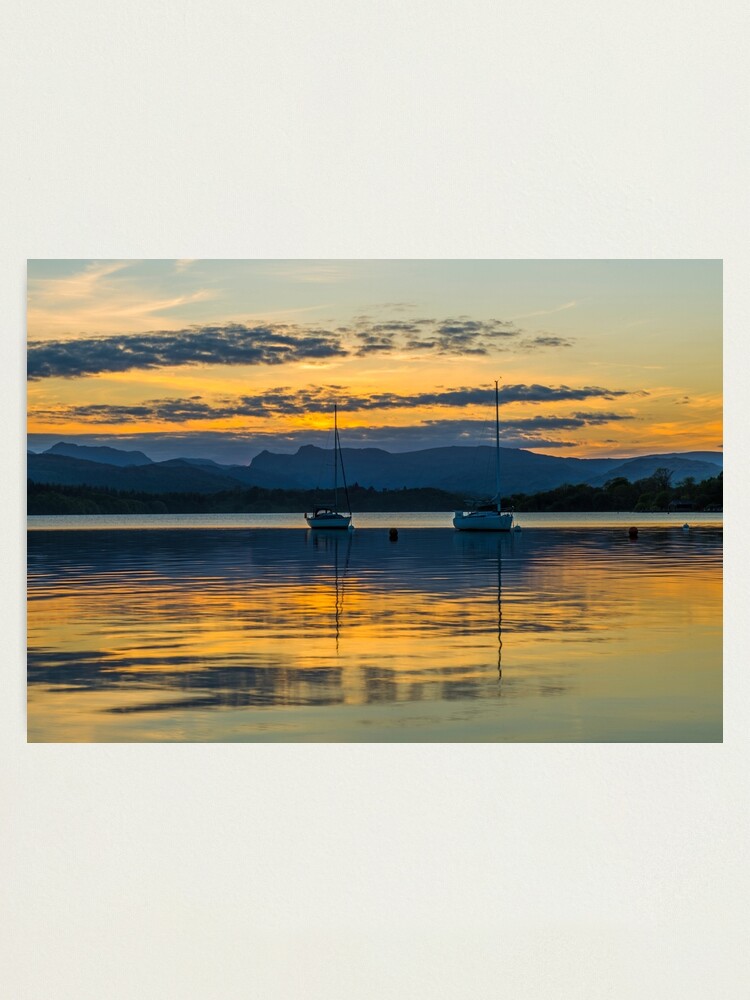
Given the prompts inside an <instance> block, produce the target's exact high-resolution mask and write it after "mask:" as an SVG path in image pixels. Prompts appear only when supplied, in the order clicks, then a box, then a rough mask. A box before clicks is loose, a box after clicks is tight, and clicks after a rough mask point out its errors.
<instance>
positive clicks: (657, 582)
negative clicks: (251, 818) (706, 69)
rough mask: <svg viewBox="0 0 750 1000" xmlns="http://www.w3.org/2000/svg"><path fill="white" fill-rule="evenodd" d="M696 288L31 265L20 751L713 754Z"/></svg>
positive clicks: (707, 306)
mask: <svg viewBox="0 0 750 1000" xmlns="http://www.w3.org/2000/svg"><path fill="white" fill-rule="evenodd" d="M721 372H722V265H721V261H717V260H567V261H566V260H546V261H545V260H137V261H136V260H90V261H87V260H32V261H29V264H28V455H27V480H28V688H27V691H28V714H27V738H28V740H29V741H31V742H67V741H70V742H148V741H158V742H163V741H178V742H180V741H185V742H187V741H190V742H231V741H246V742H251V741H282V742H292V741H294V742H312V741H325V742H351V741H359V742H363V741H364V742H383V741H389V742H414V741H417V742H432V741H437V742H474V743H477V742H605V741H606V742H611V741H614V742H717V741H721V739H722V570H721V560H722V502H723V500H722V497H723V494H722V470H723V457H722V374H721Z"/></svg>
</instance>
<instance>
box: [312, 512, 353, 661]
mask: <svg viewBox="0 0 750 1000" xmlns="http://www.w3.org/2000/svg"><path fill="white" fill-rule="evenodd" d="M312 542H313V548H316V549H319V550H322V551H323V552H332V554H333V586H334V606H333V623H334V637H335V641H336V655H337V656H338V653H339V639H340V636H341V624H342V618H343V614H344V587H345V584H346V574H347V570H348V569H349V559H350V557H351V551H352V532H351V531H347V532H346V536H345V538H344V537H342V532H341V531H326V530H325V528H323V529H320V528H319V529H318V530H317V531H316V533H315V534H314V535H313V539H312ZM339 549H343V552H339ZM342 557H343V563H344V565H343V569H340V563H341V559H342Z"/></svg>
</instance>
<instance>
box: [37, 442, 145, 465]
mask: <svg viewBox="0 0 750 1000" xmlns="http://www.w3.org/2000/svg"><path fill="white" fill-rule="evenodd" d="M45 454H46V455H67V456H68V458H80V459H83V460H84V461H87V462H101V463H103V464H105V465H122V466H125V465H151V459H150V458H149V457H148V456H147V455H144V454H143V452H142V451H125V450H124V449H121V448H109V447H108V446H107V445H102V446H101V447H98V448H93V447H91V446H89V445H83V444H71V443H69V442H67V441H58V443H57V444H55V445H53V446H52V447H51V448H48V449H47V451H46V452H45Z"/></svg>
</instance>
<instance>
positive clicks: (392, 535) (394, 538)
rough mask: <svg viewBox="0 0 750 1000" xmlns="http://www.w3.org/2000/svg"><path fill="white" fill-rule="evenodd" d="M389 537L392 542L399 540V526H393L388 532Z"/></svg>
mask: <svg viewBox="0 0 750 1000" xmlns="http://www.w3.org/2000/svg"><path fill="white" fill-rule="evenodd" d="M388 537H389V538H390V540H391V541H392V542H397V541H398V528H391V530H390V531H389V532H388Z"/></svg>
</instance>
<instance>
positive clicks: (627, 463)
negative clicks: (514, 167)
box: [27, 441, 723, 496]
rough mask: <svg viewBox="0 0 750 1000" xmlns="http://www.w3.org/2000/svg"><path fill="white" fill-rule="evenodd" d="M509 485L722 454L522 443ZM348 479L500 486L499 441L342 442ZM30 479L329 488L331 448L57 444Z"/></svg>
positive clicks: (509, 454)
mask: <svg viewBox="0 0 750 1000" xmlns="http://www.w3.org/2000/svg"><path fill="white" fill-rule="evenodd" d="M500 452H501V485H502V492H503V494H505V495H508V494H511V493H536V492H539V491H541V490H550V489H555V488H556V487H557V486H561V485H563V484H564V483H588V484H589V485H591V486H602V485H604V483H606V482H607V481H608V480H610V479H614V478H615V477H617V476H622V477H624V478H625V479H628V480H630V481H631V482H634V481H636V480H638V479H644V478H646V477H648V476H650V475H652V474H653V473H654V472H655V471H656V469H658V468H667V469H669V470H670V471H671V472H672V482H673V483H674V484H677V483H679V482H681V481H682V480H684V479H686V478H687V477H692V478H693V479H694V480H695V481H696V482H700V481H701V480H703V479H708V478H710V477H712V476H716V475H717V474H718V473H719V472H721V471H722V468H723V454H722V453H721V452H714V451H697V452H679V453H668V454H655V455H643V456H640V457H638V458H627V459H622V458H560V457H558V456H554V455H537V454H536V453H535V452H530V451H525V450H523V449H520V448H501V449H500ZM342 458H343V462H344V468H345V470H346V477H347V481H348V482H349V483H350V484H354V483H359V485H360V486H364V487H373V488H374V489H378V490H381V489H391V490H392V489H402V488H404V487H405V488H419V487H428V486H429V487H434V488H437V489H442V490H447V491H449V492H452V493H464V494H466V495H467V496H479V495H486V494H490V493H492V492H494V468H495V465H494V449H493V448H491V447H488V446H486V445H477V446H475V447H449V448H429V449H425V450H422V451H412V452H400V453H392V452H388V451H384V450H383V449H381V448H344V449H343V451H342ZM27 477H28V478H29V479H31V480H33V481H34V482H37V483H51V484H61V485H67V486H77V485H81V486H83V485H86V486H99V487H108V488H110V489H116V490H133V491H139V492H149V493H169V492H173V493H183V492H191V493H215V492H219V491H220V490H232V489H238V488H241V487H248V486H259V487H263V488H265V489H316V488H318V487H320V488H321V489H324V490H325V489H329V488H330V487H331V484H332V478H333V455H332V452H330V451H325V450H324V449H321V448H317V447H315V446H314V445H305V446H303V447H301V448H299V450H298V451H297V452H296V453H295V454H277V453H274V452H270V451H263V452H261V453H260V454H258V455H256V456H255V458H253V460H252V462H251V463H250V464H249V465H220V464H219V463H217V462H214V461H212V460H211V459H202V458H175V459H170V460H168V461H165V462H154V461H152V460H151V459H150V458H148V456H147V455H144V454H143V452H140V451H126V450H124V449H119V448H110V447H89V446H85V445H76V444H70V443H66V442H63V441H61V442H58V443H57V444H55V445H53V447H51V448H49V449H47V451H44V452H41V453H36V452H31V451H29V452H28V454H27Z"/></svg>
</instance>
